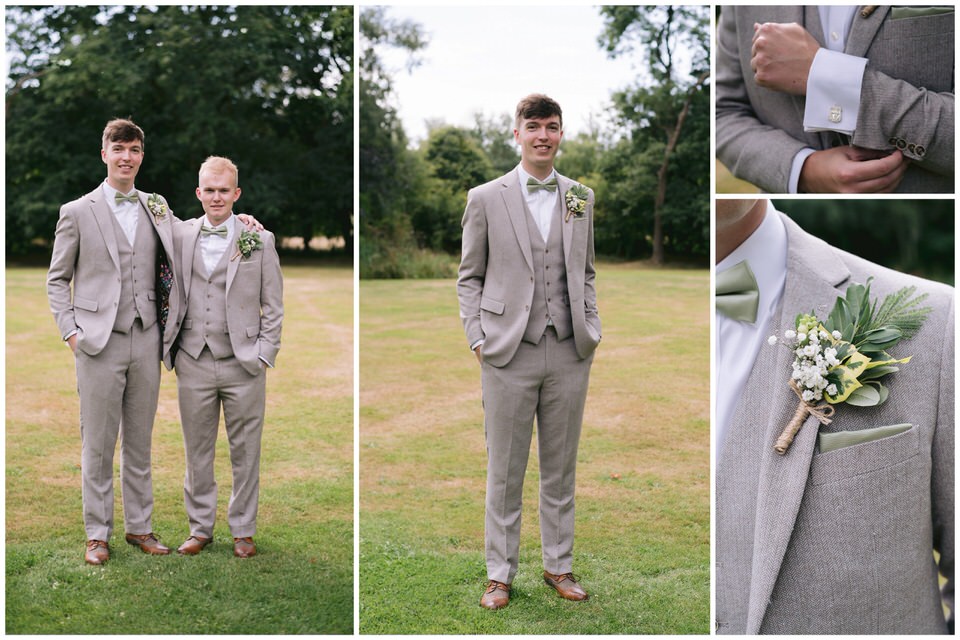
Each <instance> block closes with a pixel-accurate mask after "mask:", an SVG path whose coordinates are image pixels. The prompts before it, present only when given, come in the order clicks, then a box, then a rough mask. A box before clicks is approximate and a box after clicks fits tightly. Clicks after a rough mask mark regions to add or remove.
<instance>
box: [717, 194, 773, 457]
mask: <svg viewBox="0 0 960 640" xmlns="http://www.w3.org/2000/svg"><path fill="white" fill-rule="evenodd" d="M742 260H746V261H747V263H748V264H749V265H750V270H751V271H753V275H754V277H755V278H756V279H757V289H758V290H759V292H760V301H759V305H758V307H757V320H756V322H754V323H753V324H751V323H749V322H741V321H739V320H731V319H730V318H728V317H726V316H725V315H723V314H722V313H720V312H719V311H718V312H716V326H717V342H716V354H715V355H716V358H715V360H716V363H717V364H716V367H717V376H716V380H717V426H716V429H715V431H714V437H715V438H716V443H717V456H718V458H719V455H720V451H721V450H722V449H723V442H724V440H725V439H726V436H727V432H728V431H729V428H730V423H731V421H732V420H733V414H734V411H735V410H736V408H737V403H738V402H739V400H740V396H741V394H742V393H743V389H744V387H745V386H746V384H747V378H749V377H750V371H751V370H752V369H753V363H754V361H755V360H756V359H757V354H758V353H759V352H760V349H761V348H762V347H763V348H767V349H773V348H774V347H773V346H771V345H768V344H767V342H766V341H767V338H768V337H769V336H770V331H771V329H770V327H769V324H770V320H771V318H772V317H773V314H774V311H776V308H777V305H778V304H779V303H780V298H781V297H783V285H784V283H785V282H786V278H787V231H786V229H785V228H784V227H783V221H782V220H780V214H779V213H778V212H777V210H776V209H774V208H773V205H772V204H771V203H770V201H769V200H768V201H767V214H766V216H765V217H764V219H763V222H762V223H761V224H760V226H759V227H757V230H756V231H754V232H753V234H752V235H751V236H750V237H749V238H747V239H746V240H744V242H743V243H742V244H741V245H740V246H739V247H737V248H736V249H734V251H733V252H732V253H731V254H730V255H728V256H727V257H726V258H724V259H723V260H721V261H720V262H719V263H718V264H717V266H716V272H717V273H722V272H724V271H726V270H727V269H729V268H731V267H733V266H734V265H736V264H737V263H739V262H740V261H742ZM783 328H784V329H785V328H788V327H783ZM775 329H776V330H777V331H779V330H780V329H781V328H780V327H777V328H775Z"/></svg>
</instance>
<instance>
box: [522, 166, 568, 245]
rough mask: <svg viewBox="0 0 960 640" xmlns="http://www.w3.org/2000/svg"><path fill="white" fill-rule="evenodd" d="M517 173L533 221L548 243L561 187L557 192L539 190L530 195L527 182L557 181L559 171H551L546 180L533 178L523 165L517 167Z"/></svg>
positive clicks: (558, 187)
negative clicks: (530, 180)
mask: <svg viewBox="0 0 960 640" xmlns="http://www.w3.org/2000/svg"><path fill="white" fill-rule="evenodd" d="M517 173H519V175H520V188H521V189H522V190H523V197H524V199H525V200H526V201H527V208H528V209H530V213H531V214H532V215H533V221H534V222H536V223H537V228H538V229H540V235H542V236H543V241H544V242H546V241H547V238H548V237H550V222H551V220H552V218H553V210H554V208H555V207H556V206H557V198H559V197H560V186H559V185H557V188H556V190H555V191H547V190H546V189H537V190H536V191H534V192H533V193H530V192H528V191H527V180H529V179H530V178H533V179H534V180H536V181H537V182H546V181H547V180H550V179H551V178H552V179H554V180H556V179H557V171H556V169H553V170H551V171H550V175H549V176H547V177H546V179H544V180H540V179H539V178H534V177H533V176H531V175H530V174H529V173H527V172H526V171H524V170H523V166H522V165H517Z"/></svg>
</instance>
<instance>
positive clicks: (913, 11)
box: [890, 7, 953, 20]
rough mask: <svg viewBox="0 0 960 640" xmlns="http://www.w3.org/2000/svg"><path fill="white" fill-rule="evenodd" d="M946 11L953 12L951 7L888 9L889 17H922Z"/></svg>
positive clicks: (897, 18)
mask: <svg viewBox="0 0 960 640" xmlns="http://www.w3.org/2000/svg"><path fill="white" fill-rule="evenodd" d="M946 13H953V7H892V8H891V9H890V19H891V20H901V19H903V18H923V17H924V16H940V15H943V14H946Z"/></svg>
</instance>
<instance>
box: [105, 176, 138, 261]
mask: <svg viewBox="0 0 960 640" xmlns="http://www.w3.org/2000/svg"><path fill="white" fill-rule="evenodd" d="M118 193H120V192H119V191H117V190H116V189H114V188H113V187H111V186H110V184H109V183H108V182H107V181H106V180H104V181H103V195H104V197H105V198H106V199H107V206H109V207H110V211H112V212H113V216H114V217H115V218H116V219H117V223H118V224H119V225H120V228H121V229H123V235H125V236H126V237H127V240H129V241H130V246H133V241H134V240H135V239H136V237H137V220H138V219H139V218H140V200H139V198H138V199H137V201H136V202H126V201H125V202H121V203H119V204H117V196H116V194H118ZM123 195H125V196H129V195H137V190H136V189H134V190H133V191H131V192H130V193H124V194H123Z"/></svg>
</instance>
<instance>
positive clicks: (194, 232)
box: [180, 218, 203, 306]
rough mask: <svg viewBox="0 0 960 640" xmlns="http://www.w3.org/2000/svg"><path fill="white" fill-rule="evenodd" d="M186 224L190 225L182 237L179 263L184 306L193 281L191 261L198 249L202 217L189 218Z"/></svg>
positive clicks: (188, 297)
mask: <svg viewBox="0 0 960 640" xmlns="http://www.w3.org/2000/svg"><path fill="white" fill-rule="evenodd" d="M186 224H189V225H191V226H190V227H189V228H188V231H187V234H186V235H185V236H184V238H183V252H182V253H181V254H180V264H181V265H182V267H183V268H182V272H183V290H184V297H183V300H184V301H183V303H182V304H183V305H184V306H186V301H187V300H189V299H190V283H191V282H192V281H193V261H194V260H195V259H196V256H195V255H194V254H195V253H196V252H197V250H198V246H197V241H198V240H199V239H200V227H201V226H202V225H203V218H197V219H196V220H191V221H190V222H189V223H186Z"/></svg>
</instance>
